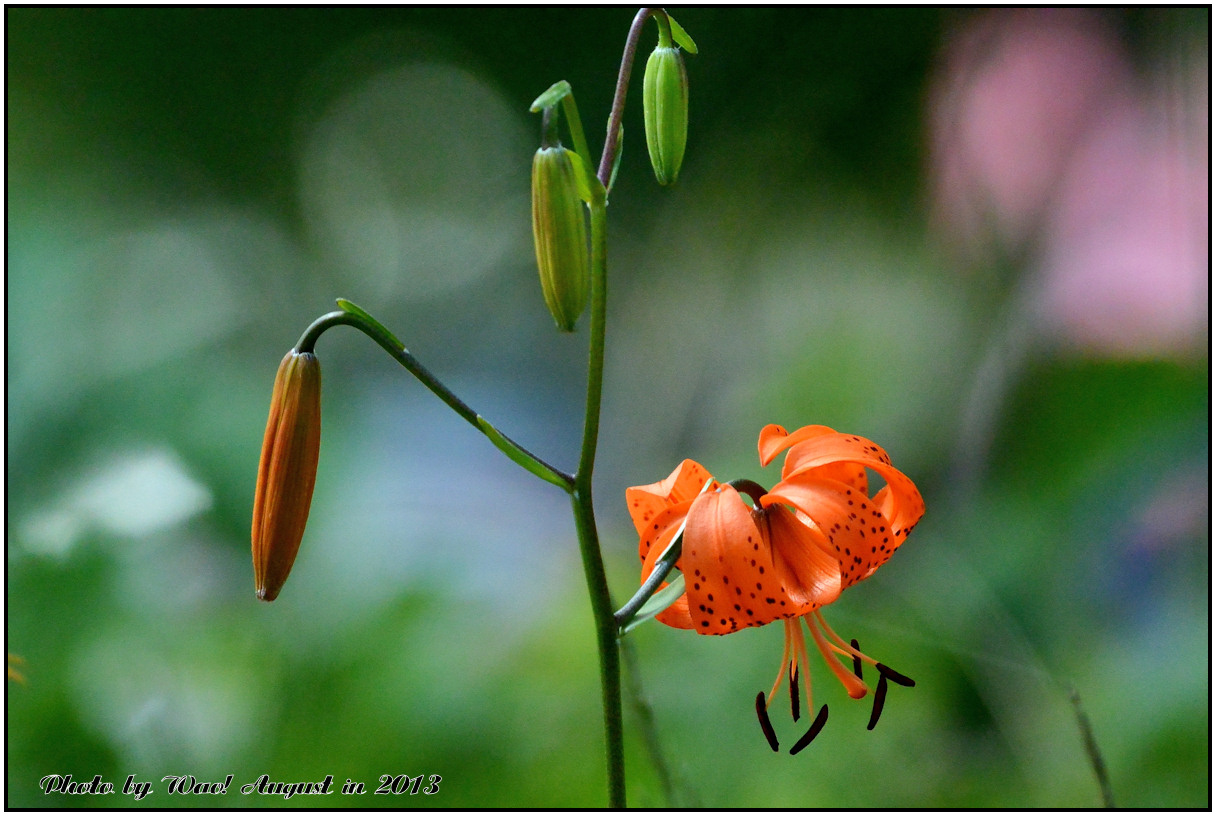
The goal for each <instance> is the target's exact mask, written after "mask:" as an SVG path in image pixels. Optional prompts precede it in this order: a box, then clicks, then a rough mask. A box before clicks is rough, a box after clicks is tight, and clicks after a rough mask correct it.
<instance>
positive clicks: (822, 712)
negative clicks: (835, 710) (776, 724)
mask: <svg viewBox="0 0 1216 816" xmlns="http://www.w3.org/2000/svg"><path fill="white" fill-rule="evenodd" d="M827 721H828V707H827V704H826V703H825V704H824V706H823V708H821V709H819V716H817V717H815V722H813V723H811V730H809V731H807V732H806V733H805V734H803V735H802V739H800V740H798V741H797V742H795V743H794V747H793V748H791V749H790V756H793V755H794V754H796V753H798V752H799V751H801V750H802V749H803V748H805V747H807V746H808V745H810V744H811V740H813V739H815V737H817V736H819V732H820V731H822V730H823V725H824V723H826V722H827Z"/></svg>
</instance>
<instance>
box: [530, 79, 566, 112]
mask: <svg viewBox="0 0 1216 816" xmlns="http://www.w3.org/2000/svg"><path fill="white" fill-rule="evenodd" d="M569 93H570V83H569V82H567V81H566V80H564V79H562V80H559V81H557V82H554V83H553V84H552V85H550V86H549V90H547V91H545V92H544V93H543V94H541V95H540V96H538V97H536V101H535V102H533V103H532V107H531V108H529V109H528V110H530V111H532V112H533V113H539V112H540V111H542V110H544V109H545V108H551V107H553V106H554V105H556V104H557V103H558V102H561V101H562V99H564V98H565V97H566V95H567V94H569Z"/></svg>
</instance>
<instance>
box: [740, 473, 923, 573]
mask: <svg viewBox="0 0 1216 816" xmlns="http://www.w3.org/2000/svg"><path fill="white" fill-rule="evenodd" d="M777 502H782V503H785V504H790V505H793V506H794V507H795V508H796V509H798V510H800V511H801V512H803V513H805V514H806V515H807V516H809V517H810V518H811V519H812V520H814V522H815V524H816V526H818V527H819V529H820V530H821V531H822V532H823V534H824V535H825V536H826V537H827V539H828V541H829V542H830V543H831V545H832V549H833V551H834V552H835V554H836V557H837V559H838V560H839V562H840V588H841V590H844V589H847V588H848V587H850V586H852V585H853V584H855V583H857V582H858V581H860V580H862V579H863V578H866V577H868V576H869V575H870V574H872V573H873V572H874V570H875V569H877V568H878V567H879V566H880V565H881V564H883V563H885V562H886V560H887V559H888V558H890V557H891V553H893V552H894V551H895V548H896V547H898V546H899V544H900V541H898V540H896V538H895V536H893V535H892V534H891V530H890V528H889V526H888V524H887V519H886V517H885V516H883V514H882V512H881V511H880V510H879V509H878V507H876V506H875V505H874V504H872V503H871V502H870V500H869V499H868V498H866V496H865V494H864V493H861V492H859V491H857V490H855V489H854V488H851V487H848V486H847V485H843V484H840V483H839V482H832V481H829V480H826V479H819V478H817V477H816V476H814V475H810V476H805V475H804V476H803V477H801V478H799V477H794V478H793V479H787V480H783V481H781V482H778V483H777V485H776V486H775V487H774V488H773V489H772V490H770V491H769V492H768V494H767V495H766V496H765V497H764V498H763V499H761V503H762V504H764V505H765V506H766V507H767V506H769V505H771V504H774V503H777Z"/></svg>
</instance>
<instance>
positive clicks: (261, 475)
mask: <svg viewBox="0 0 1216 816" xmlns="http://www.w3.org/2000/svg"><path fill="white" fill-rule="evenodd" d="M320 449H321V364H320V363H319V362H318V361H317V358H316V355H314V354H312V353H311V352H300V351H297V350H296V349H292V350H291V351H289V352H287V356H286V357H284V358H283V362H282V363H280V364H279V371H278V374H276V375H275V378H274V392H273V393H272V394H271V397H270V418H269V419H268V420H267V421H266V436H265V437H264V438H263V440H262V459H261V462H259V464H258V483H257V488H256V489H255V492H254V497H253V581H254V587H255V589H256V591H257V596H258V597H259V598H260V599H262V600H263V601H273V600H274V599H275V598H276V597H277V596H278V594H279V590H280V589H282V587H283V583H284V582H285V581H286V580H287V574H288V573H290V572H291V565H292V564H293V563H294V562H295V560H296V552H298V551H299V549H300V540H301V539H302V538H303V537H304V525H305V524H306V523H307V522H308V508H309V505H310V504H311V503H312V488H313V484H314V482H315V481H316V478H317V458H318V455H319V453H320Z"/></svg>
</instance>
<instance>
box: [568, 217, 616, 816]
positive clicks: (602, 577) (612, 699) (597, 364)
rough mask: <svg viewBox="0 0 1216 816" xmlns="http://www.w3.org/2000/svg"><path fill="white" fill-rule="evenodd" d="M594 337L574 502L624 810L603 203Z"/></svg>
mask: <svg viewBox="0 0 1216 816" xmlns="http://www.w3.org/2000/svg"><path fill="white" fill-rule="evenodd" d="M590 210H591V331H590V334H591V338H590V341H589V342H588V351H587V401H586V412H585V414H584V417H583V443H582V448H581V451H580V454H579V462H578V470H577V471H576V472H575V475H574V490H573V492H572V493H571V500H572V503H573V508H574V524H575V528H576V529H577V531H578V543H579V552H580V554H581V555H582V559H583V573H584V574H585V576H586V579H587V591H588V593H589V595H590V596H591V612H592V615H593V616H594V618H595V631H596V643H597V645H598V647H599V653H600V686H601V692H602V697H603V706H604V741H605V749H606V752H607V762H608V806H609V807H611V808H623V807H625V738H624V726H623V722H622V717H621V657H620V652H619V651H618V646H617V639H616V633H617V626H616V618H615V617H614V616H613V610H612V596H611V594H610V593H609V591H608V577H607V575H606V573H605V571H604V558H603V554H602V552H601V550H600V542H599V534H598V532H597V531H596V525H595V508H594V503H593V501H592V495H591V482H592V474H593V472H594V470H595V451H596V444H597V441H598V439H599V430H600V402H601V397H602V395H603V385H604V335H605V323H606V317H607V309H606V303H607V278H608V274H607V273H608V238H607V232H608V230H607V222H608V213H607V208H606V205H605V203H604V200H603V199H602V198H600V197H596V200H595V201H593V202H592V203H591V207H590Z"/></svg>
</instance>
